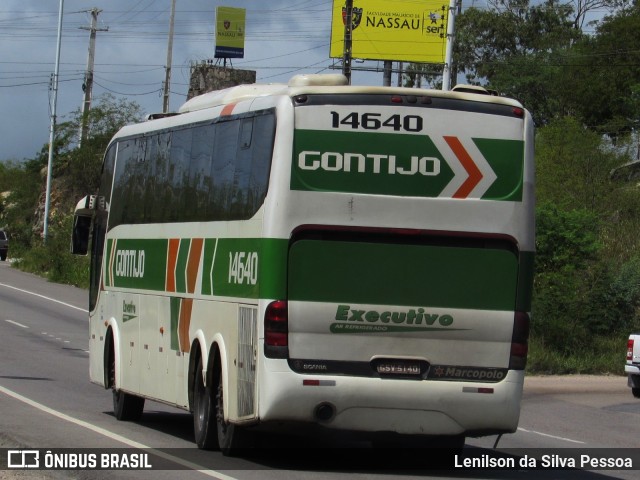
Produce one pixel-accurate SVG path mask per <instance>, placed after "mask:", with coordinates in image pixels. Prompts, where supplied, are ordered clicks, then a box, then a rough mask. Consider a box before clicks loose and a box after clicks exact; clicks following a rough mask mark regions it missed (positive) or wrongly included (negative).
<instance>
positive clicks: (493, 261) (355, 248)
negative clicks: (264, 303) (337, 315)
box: [288, 240, 518, 311]
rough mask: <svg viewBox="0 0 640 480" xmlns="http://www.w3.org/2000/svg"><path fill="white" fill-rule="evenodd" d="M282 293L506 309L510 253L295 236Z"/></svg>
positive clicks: (510, 298) (512, 263)
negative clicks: (299, 237)
mask: <svg viewBox="0 0 640 480" xmlns="http://www.w3.org/2000/svg"><path fill="white" fill-rule="evenodd" d="M288 271H289V277H288V287H289V299H290V300H298V301H314V302H332V303H362V304H373V305H411V306H429V307H443V308H445V307H446V308H462V309H480V310H500V311H511V310H513V309H514V307H515V301H516V286H517V277H518V258H517V257H516V256H515V255H514V254H513V253H512V252H510V251H508V250H502V249H489V248H487V249H482V248H463V247H446V246H424V245H395V244H377V243H376V244H374V243H358V242H338V241H317V240H302V241H298V242H295V243H294V244H293V245H292V246H291V250H290V255H289V270H288Z"/></svg>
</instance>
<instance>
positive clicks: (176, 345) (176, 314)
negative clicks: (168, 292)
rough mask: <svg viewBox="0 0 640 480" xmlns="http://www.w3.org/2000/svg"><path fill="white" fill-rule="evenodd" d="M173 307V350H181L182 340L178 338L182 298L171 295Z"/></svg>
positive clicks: (170, 300) (171, 306)
mask: <svg viewBox="0 0 640 480" xmlns="http://www.w3.org/2000/svg"><path fill="white" fill-rule="evenodd" d="M169 302H170V308H171V350H175V351H178V350H180V341H179V340H178V325H179V323H180V305H181V304H182V299H181V298H178V297H171V298H170V299H169Z"/></svg>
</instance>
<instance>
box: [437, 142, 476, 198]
mask: <svg viewBox="0 0 640 480" xmlns="http://www.w3.org/2000/svg"><path fill="white" fill-rule="evenodd" d="M444 140H445V141H446V142H447V144H448V145H449V148H451V150H453V153H454V154H455V155H456V157H458V160H459V161H460V163H461V164H462V166H463V167H464V169H465V170H466V171H467V173H468V174H469V176H468V177H467V179H466V180H465V181H464V183H463V184H462V185H460V188H458V191H457V192H456V193H454V194H453V198H467V197H468V196H469V194H470V193H471V192H472V191H473V189H474V188H475V187H476V185H478V183H480V181H481V180H482V172H481V171H480V169H479V168H478V166H477V165H476V164H475V162H474V161H473V159H472V158H471V156H470V155H469V153H468V152H467V151H466V150H465V148H464V147H463V146H462V143H461V142H460V140H459V139H458V137H444Z"/></svg>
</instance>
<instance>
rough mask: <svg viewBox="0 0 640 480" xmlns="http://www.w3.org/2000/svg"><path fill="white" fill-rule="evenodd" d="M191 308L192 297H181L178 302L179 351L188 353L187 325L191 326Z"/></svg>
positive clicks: (189, 346)
mask: <svg viewBox="0 0 640 480" xmlns="http://www.w3.org/2000/svg"><path fill="white" fill-rule="evenodd" d="M192 310H193V299H192V298H183V299H182V302H180V317H179V319H178V342H179V343H180V351H181V352H185V353H188V352H189V351H190V350H191V345H190V344H189V327H190V326H191V311H192Z"/></svg>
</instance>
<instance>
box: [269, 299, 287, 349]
mask: <svg viewBox="0 0 640 480" xmlns="http://www.w3.org/2000/svg"><path fill="white" fill-rule="evenodd" d="M264 351H265V355H266V356H267V357H268V358H287V357H288V356H289V320H288V309H287V302H286V301H284V300H276V301H274V302H271V303H270V304H269V305H267V309H266V310H265V312H264Z"/></svg>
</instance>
